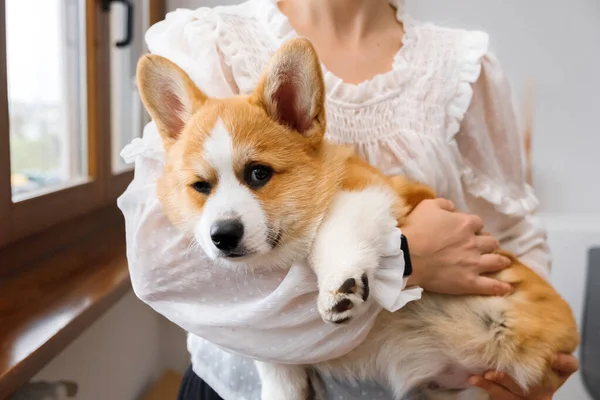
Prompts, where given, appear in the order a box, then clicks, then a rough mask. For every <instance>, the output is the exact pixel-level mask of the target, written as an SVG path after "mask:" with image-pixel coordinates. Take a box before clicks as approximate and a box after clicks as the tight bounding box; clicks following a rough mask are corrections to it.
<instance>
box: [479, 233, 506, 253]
mask: <svg viewBox="0 0 600 400" xmlns="http://www.w3.org/2000/svg"><path fill="white" fill-rule="evenodd" d="M475 246H477V249H478V250H479V251H480V252H481V254H488V253H491V252H493V251H496V249H498V247H500V243H499V242H498V240H497V239H496V238H494V237H493V236H475Z"/></svg>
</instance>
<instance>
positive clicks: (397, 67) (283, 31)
mask: <svg viewBox="0 0 600 400" xmlns="http://www.w3.org/2000/svg"><path fill="white" fill-rule="evenodd" d="M388 1H389V3H390V4H391V5H392V6H393V7H394V8H395V9H396V18H397V19H398V21H399V22H401V23H402V25H403V28H404V36H403V39H402V47H401V48H400V49H399V50H398V52H397V53H396V55H395V56H394V61H393V63H392V68H391V69H390V70H389V71H388V72H384V73H381V74H378V75H375V76H374V77H372V78H370V79H368V80H366V81H363V82H361V83H359V84H353V83H347V82H344V81H343V80H342V79H341V78H339V77H337V76H336V75H334V74H333V73H332V72H331V71H329V70H328V69H327V67H325V66H324V65H323V64H321V68H322V69H323V78H324V80H325V86H326V88H327V97H328V99H329V100H330V101H337V102H340V103H346V104H347V105H360V106H361V107H362V106H365V105H366V104H367V103H369V102H378V101H381V100H382V99H383V98H386V97H388V96H390V95H393V94H394V92H395V91H396V89H398V88H399V87H400V86H401V85H402V84H403V83H404V82H405V81H406V80H407V79H409V77H410V76H409V75H410V74H409V73H408V72H409V71H408V70H409V67H410V65H411V60H412V59H413V53H414V48H415V46H416V43H417V37H418V36H417V35H416V33H415V25H416V24H415V22H414V20H413V19H412V18H410V16H408V15H407V14H406V13H405V11H404V0H388ZM278 3H279V0H262V1H261V2H260V5H261V7H262V9H261V10H260V12H259V13H258V14H257V15H258V19H259V22H261V23H262V24H263V25H264V26H265V28H266V30H267V31H268V32H269V34H270V35H271V36H272V39H273V40H274V41H275V42H276V43H277V44H278V46H280V45H281V44H283V43H284V42H285V41H287V40H289V39H291V38H294V37H296V36H298V33H297V32H296V31H295V30H294V28H293V27H292V25H291V24H290V21H289V19H288V17H287V16H286V15H285V14H283V13H282V12H281V11H280V10H279V7H278Z"/></svg>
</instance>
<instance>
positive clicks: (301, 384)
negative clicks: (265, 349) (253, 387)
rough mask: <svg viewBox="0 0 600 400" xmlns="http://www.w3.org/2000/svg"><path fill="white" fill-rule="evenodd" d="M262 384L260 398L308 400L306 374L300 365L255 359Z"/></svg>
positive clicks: (268, 399) (308, 388) (308, 384)
mask: <svg viewBox="0 0 600 400" xmlns="http://www.w3.org/2000/svg"><path fill="white" fill-rule="evenodd" d="M255 364H256V368H257V369H258V374H259V375H260V381H261V385H262V389H261V400H309V399H310V393H311V390H310V383H309V381H308V374H307V373H306V370H305V368H304V367H303V366H301V365H281V364H271V363H265V362H261V361H256V362H255Z"/></svg>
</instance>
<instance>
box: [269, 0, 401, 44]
mask: <svg viewBox="0 0 600 400" xmlns="http://www.w3.org/2000/svg"><path fill="white" fill-rule="evenodd" d="M279 6H280V8H281V10H282V11H283V12H284V13H285V14H286V15H288V16H290V15H293V16H294V18H293V19H294V21H295V24H296V25H298V28H301V29H302V30H308V31H319V32H321V33H322V34H326V35H331V36H330V37H331V38H332V39H334V40H337V41H340V42H357V41H361V40H363V39H365V38H366V37H367V36H369V35H371V34H373V33H375V32H377V31H378V30H380V29H385V27H386V26H389V24H397V21H396V17H395V12H394V9H393V8H392V6H391V5H390V4H389V3H388V1H387V0H281V1H280V3H279Z"/></svg>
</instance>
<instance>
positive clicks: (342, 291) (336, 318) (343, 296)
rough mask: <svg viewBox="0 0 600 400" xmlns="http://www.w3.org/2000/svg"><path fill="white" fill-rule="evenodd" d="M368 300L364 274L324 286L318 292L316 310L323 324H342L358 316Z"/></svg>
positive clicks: (367, 280) (367, 288)
mask: <svg viewBox="0 0 600 400" xmlns="http://www.w3.org/2000/svg"><path fill="white" fill-rule="evenodd" d="M368 299H369V276H368V274H367V273H366V272H363V273H362V274H360V273H359V274H357V275H356V276H353V277H350V278H347V279H345V280H341V281H339V282H337V283H336V284H324V285H323V287H322V288H321V290H320V291H319V300H318V308H319V313H320V314H321V317H322V318H323V320H324V321H325V322H331V323H334V324H343V323H346V322H348V321H350V320H351V319H352V318H353V317H355V316H357V315H360V314H361V313H362V312H363V311H364V309H365V308H366V305H367V300H368Z"/></svg>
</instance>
